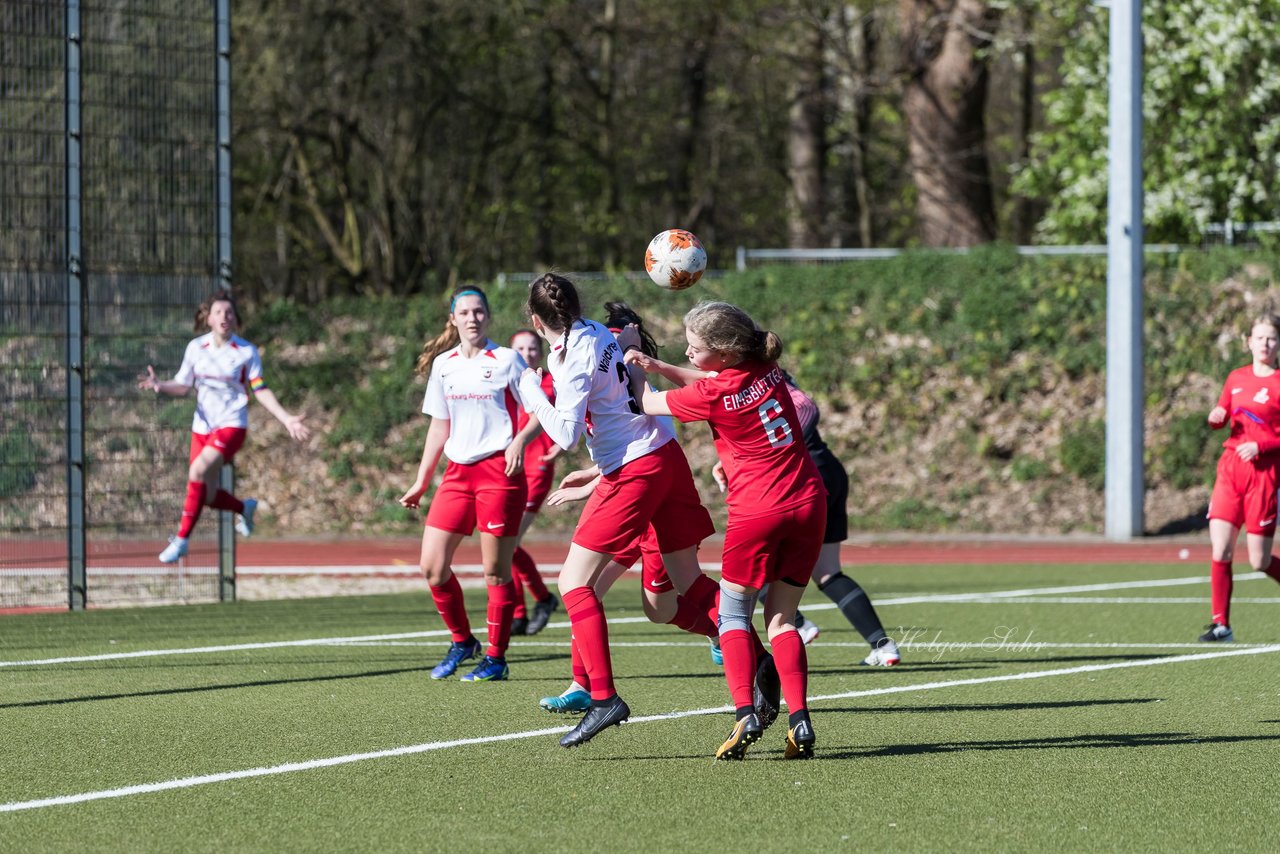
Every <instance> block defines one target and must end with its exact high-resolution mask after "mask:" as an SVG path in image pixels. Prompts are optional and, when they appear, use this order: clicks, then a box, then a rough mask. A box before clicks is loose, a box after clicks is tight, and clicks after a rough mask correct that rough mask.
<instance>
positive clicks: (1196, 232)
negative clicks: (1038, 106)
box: [1014, 0, 1280, 243]
mask: <svg viewBox="0 0 1280 854" xmlns="http://www.w3.org/2000/svg"><path fill="white" fill-rule="evenodd" d="M1070 5H1071V6H1072V7H1073V8H1071V9H1068V10H1061V9H1059V10H1057V11H1055V12H1053V14H1055V15H1061V16H1063V20H1062V24H1063V26H1064V29H1065V31H1066V33H1067V38H1066V39H1064V41H1063V61H1062V66H1061V72H1062V75H1063V78H1064V79H1063V85H1062V87H1061V88H1060V89H1057V90H1055V91H1052V92H1051V93H1049V94H1048V95H1047V96H1046V98H1045V102H1044V109H1045V125H1046V130H1045V131H1044V132H1042V133H1040V134H1037V135H1036V136H1035V137H1034V139H1033V145H1032V150H1031V156H1030V159H1029V161H1028V162H1026V163H1024V164H1021V166H1020V167H1019V168H1018V171H1017V174H1016V176H1015V180H1014V191H1015V192H1017V193H1019V194H1021V195H1024V196H1027V197H1030V198H1039V199H1041V200H1045V201H1046V202H1047V205H1048V207H1047V210H1046V212H1045V215H1044V217H1043V218H1042V219H1041V220H1040V222H1039V224H1038V226H1037V234H1038V239H1039V240H1040V241H1041V242H1047V243H1070V242H1102V241H1103V240H1104V239H1105V231H1106V219H1107V206H1106V194H1107V10H1106V8H1105V7H1097V6H1092V5H1086V4H1081V5H1080V6H1075V4H1070ZM1143 6H1144V10H1143V28H1142V31H1143V37H1144V39H1145V45H1146V46H1145V63H1144V64H1145V81H1144V85H1143V113H1144V116H1145V127H1144V146H1143V149H1144V153H1143V163H1144V167H1143V168H1144V171H1145V181H1144V186H1145V191H1146V210H1145V221H1146V224H1147V240H1148V241H1149V242H1164V241H1168V242H1195V241H1196V240H1198V239H1199V236H1200V234H1201V233H1202V231H1203V229H1204V226H1206V225H1207V224H1209V223H1211V222H1221V221H1223V220H1225V219H1231V220H1233V221H1237V222H1239V221H1257V220H1272V219H1278V218H1280V0H1230V2H1229V0H1145V2H1144V3H1143ZM1050 8H1052V6H1051V7H1050Z"/></svg>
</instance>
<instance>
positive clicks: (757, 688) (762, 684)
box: [751, 653, 782, 729]
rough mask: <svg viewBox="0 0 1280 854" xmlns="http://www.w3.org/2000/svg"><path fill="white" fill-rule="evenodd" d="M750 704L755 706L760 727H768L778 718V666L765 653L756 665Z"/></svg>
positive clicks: (780, 691)
mask: <svg viewBox="0 0 1280 854" xmlns="http://www.w3.org/2000/svg"><path fill="white" fill-rule="evenodd" d="M751 704H752V705H753V706H755V709H756V717H758V718H760V727H761V729H768V728H769V727H771V726H773V722H774V721H776V720H777V719H778V708H779V707H780V706H781V705H782V680H780V679H779V678H778V668H777V667H776V666H775V665H774V663H773V656H772V655H769V654H768V653H765V655H764V657H762V658H761V659H760V663H759V664H757V665H756V684H755V685H754V686H753V687H752V689H751Z"/></svg>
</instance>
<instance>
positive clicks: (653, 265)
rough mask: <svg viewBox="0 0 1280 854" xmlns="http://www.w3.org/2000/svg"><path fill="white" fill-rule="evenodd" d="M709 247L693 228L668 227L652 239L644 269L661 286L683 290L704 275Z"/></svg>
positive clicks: (645, 253)
mask: <svg viewBox="0 0 1280 854" xmlns="http://www.w3.org/2000/svg"><path fill="white" fill-rule="evenodd" d="M705 269H707V250H705V249H703V248H702V241H701V240H699V239H698V236H697V235H696V234H694V233H693V232H692V231H685V230H684V229H683V228H669V229H667V230H666V231H663V232H660V233H659V234H657V235H656V236H654V238H653V240H650V241H649V248H648V249H646V250H645V251H644V271H645V272H646V273H648V274H649V278H650V279H653V283H654V284H655V285H657V286H658V287H660V288H667V289H669V290H673V291H682V290H684V289H685V288H687V287H691V286H692V285H693V283H694V282H696V281H698V279H700V278H702V271H703V270H705Z"/></svg>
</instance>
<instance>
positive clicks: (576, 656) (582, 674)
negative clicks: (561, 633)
mask: <svg viewBox="0 0 1280 854" xmlns="http://www.w3.org/2000/svg"><path fill="white" fill-rule="evenodd" d="M569 662H570V666H571V667H572V668H573V681H574V682H577V683H578V684H579V685H581V686H582V687H583V689H584V690H586V691H590V690H591V674H590V673H587V665H586V664H585V663H583V661H582V651H581V650H580V649H579V648H578V639H577V638H575V637H573V636H572V635H571V636H570V637H569Z"/></svg>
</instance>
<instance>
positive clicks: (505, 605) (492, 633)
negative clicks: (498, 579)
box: [484, 581, 516, 658]
mask: <svg viewBox="0 0 1280 854" xmlns="http://www.w3.org/2000/svg"><path fill="white" fill-rule="evenodd" d="M515 607H516V586H515V584H513V583H511V582H510V581H508V582H507V583H506V584H490V585H489V614H488V621H489V648H488V649H486V650H485V652H484V654H485V655H488V656H492V657H493V658H503V657H505V656H506V654H507V645H508V644H509V643H511V614H512V612H513V611H514V610H515Z"/></svg>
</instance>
